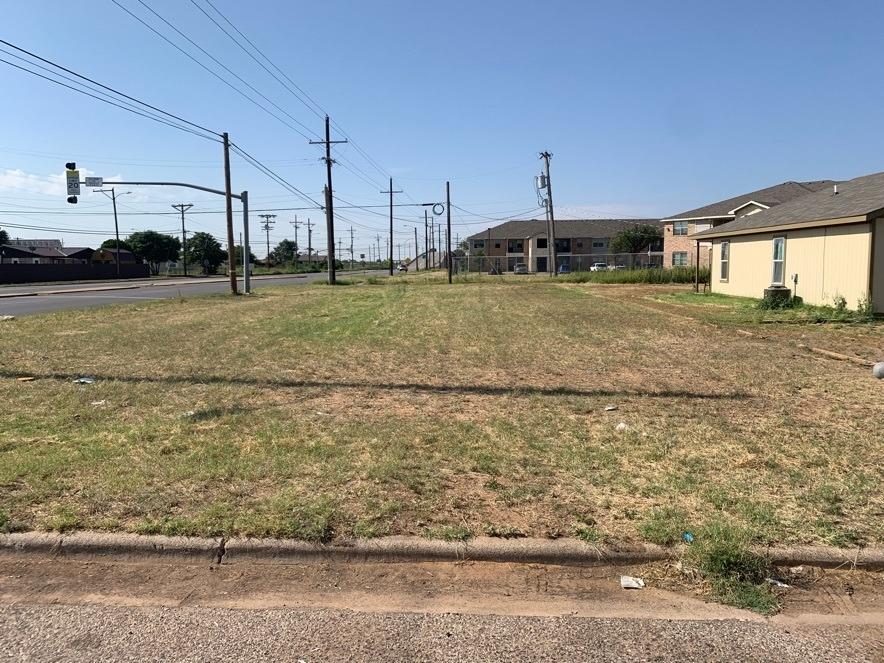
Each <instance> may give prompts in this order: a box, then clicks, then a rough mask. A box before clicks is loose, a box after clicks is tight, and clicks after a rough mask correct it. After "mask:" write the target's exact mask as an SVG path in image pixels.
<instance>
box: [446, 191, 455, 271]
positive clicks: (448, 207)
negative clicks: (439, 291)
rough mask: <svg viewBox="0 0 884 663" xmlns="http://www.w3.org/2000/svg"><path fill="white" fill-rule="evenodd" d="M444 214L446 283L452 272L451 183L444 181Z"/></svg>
mask: <svg viewBox="0 0 884 663" xmlns="http://www.w3.org/2000/svg"><path fill="white" fill-rule="evenodd" d="M445 214H446V218H447V221H446V224H447V227H446V230H445V242H446V244H447V248H448V283H449V284H450V283H451V275H452V274H453V273H454V272H453V270H454V261H453V260H452V259H451V183H450V182H445Z"/></svg>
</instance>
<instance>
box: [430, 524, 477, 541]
mask: <svg viewBox="0 0 884 663" xmlns="http://www.w3.org/2000/svg"><path fill="white" fill-rule="evenodd" d="M425 534H426V536H427V538H430V539H441V540H442V541H466V540H468V539H471V538H473V533H472V531H471V530H470V528H469V527H467V526H466V525H440V526H439V527H430V528H429V529H427V530H426V531H425Z"/></svg>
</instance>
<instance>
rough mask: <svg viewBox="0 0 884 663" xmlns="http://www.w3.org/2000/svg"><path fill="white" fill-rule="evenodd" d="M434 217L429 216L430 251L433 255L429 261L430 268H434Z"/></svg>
mask: <svg viewBox="0 0 884 663" xmlns="http://www.w3.org/2000/svg"><path fill="white" fill-rule="evenodd" d="M435 221H436V219H435V217H432V216H431V217H430V253H431V254H432V255H433V260H432V261H431V263H430V269H435V268H436V229H435V228H434V227H433V224H434V223H435Z"/></svg>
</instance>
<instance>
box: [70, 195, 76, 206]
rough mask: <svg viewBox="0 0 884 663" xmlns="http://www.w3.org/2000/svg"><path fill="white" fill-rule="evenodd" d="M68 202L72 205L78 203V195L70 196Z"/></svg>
mask: <svg viewBox="0 0 884 663" xmlns="http://www.w3.org/2000/svg"><path fill="white" fill-rule="evenodd" d="M68 202H69V203H70V204H71V205H76V204H77V197H76V196H68Z"/></svg>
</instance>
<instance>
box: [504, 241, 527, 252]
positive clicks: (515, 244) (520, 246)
mask: <svg viewBox="0 0 884 663" xmlns="http://www.w3.org/2000/svg"><path fill="white" fill-rule="evenodd" d="M506 252H507V253H524V252H525V240H523V239H510V240H507V243H506Z"/></svg>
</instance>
